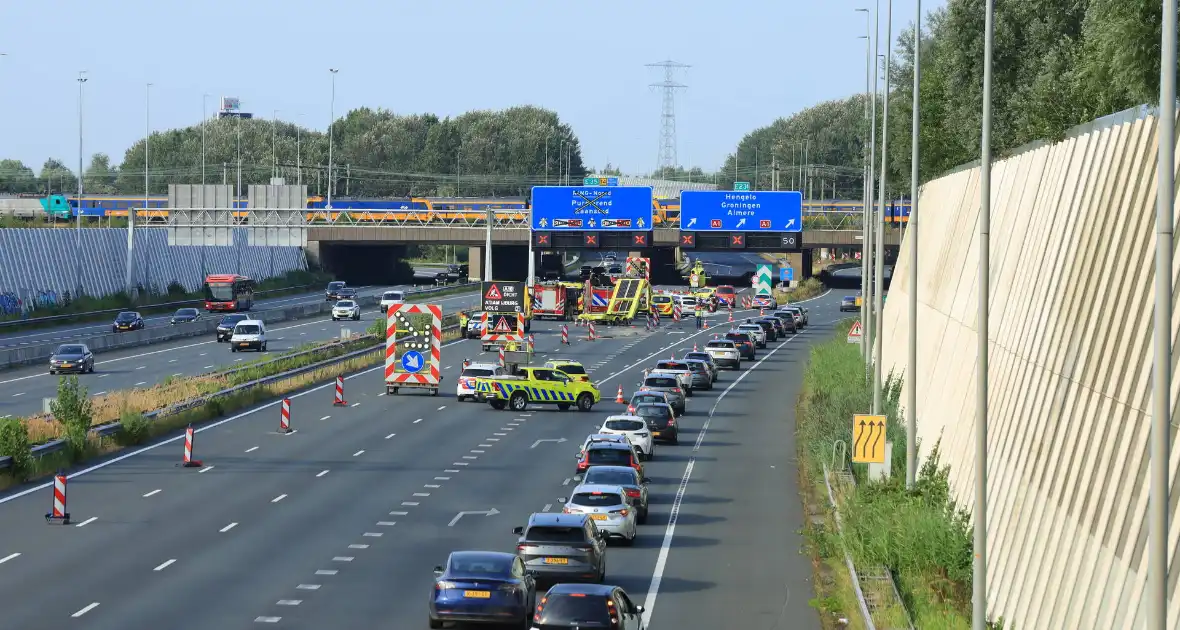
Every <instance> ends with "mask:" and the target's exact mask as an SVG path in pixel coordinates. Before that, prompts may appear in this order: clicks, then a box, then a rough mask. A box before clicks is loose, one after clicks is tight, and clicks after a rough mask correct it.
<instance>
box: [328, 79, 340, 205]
mask: <svg viewBox="0 0 1180 630" xmlns="http://www.w3.org/2000/svg"><path fill="white" fill-rule="evenodd" d="M328 72H330V73H332V104H331V109H330V112H331V121H330V122H329V123H328V209H329V210H331V209H332V145H333V136H334V134H333V133H332V128H333V127H334V126H335V124H336V73H337V72H340V69H339V68H328ZM328 216H329V217H330V216H332V215H331V214H329V215H328Z"/></svg>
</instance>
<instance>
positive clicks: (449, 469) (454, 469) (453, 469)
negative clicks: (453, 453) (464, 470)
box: [443, 468, 459, 473]
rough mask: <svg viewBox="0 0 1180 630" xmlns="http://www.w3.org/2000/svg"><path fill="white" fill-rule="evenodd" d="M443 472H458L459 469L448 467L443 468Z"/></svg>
mask: <svg viewBox="0 0 1180 630" xmlns="http://www.w3.org/2000/svg"><path fill="white" fill-rule="evenodd" d="M443 472H445V473H457V472H459V470H458V469H456V468H448V469H446V470H444V471H443Z"/></svg>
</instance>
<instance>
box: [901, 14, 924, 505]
mask: <svg viewBox="0 0 1180 630" xmlns="http://www.w3.org/2000/svg"><path fill="white" fill-rule="evenodd" d="M921 50H922V0H918V3H917V8H916V12H915V16H914V95H913V101H914V104H913V107H912V109H913V130H912V131H911V132H910V136H911V137H910V220H909V222H908V223H907V224H906V235H907V236H908V237H909V239H910V296H909V297H910V322H909V323H910V334H909V340H910V347H909V356H908V358H907V362H906V363H907V365H906V368H905V373H906V380H908V381H909V382H910V389H909V393H908V394H907V396H906V405H905V406H906V432H905V487H906V488H909V489H911V490H913V489H914V475H915V473H916V472H917V468H918V212H917V210H918V149H919V146H918V145H919V140H918V124H919V121H920V118H921V116H920V114H919V111H918V109H919V104H920V102H921V99H920V94H919V93H920V92H921V87H920V85H921V82H922V54H921Z"/></svg>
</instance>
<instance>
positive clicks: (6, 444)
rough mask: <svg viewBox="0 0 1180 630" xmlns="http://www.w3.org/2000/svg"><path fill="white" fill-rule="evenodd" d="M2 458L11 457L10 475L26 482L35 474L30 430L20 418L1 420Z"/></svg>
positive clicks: (0, 451)
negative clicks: (30, 445) (30, 448)
mask: <svg viewBox="0 0 1180 630" xmlns="http://www.w3.org/2000/svg"><path fill="white" fill-rule="evenodd" d="M0 456H3V457H11V458H12V467H11V468H9V469H8V474H9V475H10V476H11V477H12V478H13V479H16V480H17V481H24V480H25V479H26V478H27V477H28V476H29V474H30V473H32V472H33V454H32V452H30V451H29V428H28V427H27V426H26V425H25V423H24V422H21V420H20V418H4V419H2V420H0Z"/></svg>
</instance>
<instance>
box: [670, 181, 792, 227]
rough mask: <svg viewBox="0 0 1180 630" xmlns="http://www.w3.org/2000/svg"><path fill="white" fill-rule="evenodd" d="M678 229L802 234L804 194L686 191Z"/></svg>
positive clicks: (681, 198) (788, 192)
mask: <svg viewBox="0 0 1180 630" xmlns="http://www.w3.org/2000/svg"><path fill="white" fill-rule="evenodd" d="M680 229H682V230H696V231H702V232H707V231H710V230H712V231H719V232H802V231H803V193H801V192H798V191H780V192H769V191H729V190H686V191H684V192H682V193H680Z"/></svg>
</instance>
